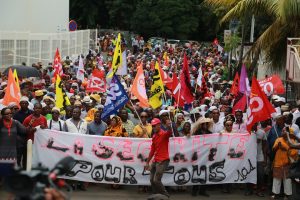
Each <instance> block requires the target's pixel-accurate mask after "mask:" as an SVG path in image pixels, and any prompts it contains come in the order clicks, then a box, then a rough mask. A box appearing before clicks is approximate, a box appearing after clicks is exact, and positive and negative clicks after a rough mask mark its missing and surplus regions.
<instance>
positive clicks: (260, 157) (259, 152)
mask: <svg viewBox="0 0 300 200" xmlns="http://www.w3.org/2000/svg"><path fill="white" fill-rule="evenodd" d="M256 138H257V139H258V140H261V141H260V142H258V143H257V155H256V160H257V162H263V161H264V153H263V148H262V141H263V140H266V132H265V131H264V130H262V129H258V130H257V131H256Z"/></svg>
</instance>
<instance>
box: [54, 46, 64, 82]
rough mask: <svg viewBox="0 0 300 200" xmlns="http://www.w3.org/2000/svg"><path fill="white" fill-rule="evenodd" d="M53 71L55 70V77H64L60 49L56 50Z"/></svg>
mask: <svg viewBox="0 0 300 200" xmlns="http://www.w3.org/2000/svg"><path fill="white" fill-rule="evenodd" d="M52 67H53V69H54V77H56V75H59V76H62V75H63V73H64V72H63V68H62V64H61V58H60V54H59V50H58V48H57V49H56V52H55V56H54V61H53V66H52Z"/></svg>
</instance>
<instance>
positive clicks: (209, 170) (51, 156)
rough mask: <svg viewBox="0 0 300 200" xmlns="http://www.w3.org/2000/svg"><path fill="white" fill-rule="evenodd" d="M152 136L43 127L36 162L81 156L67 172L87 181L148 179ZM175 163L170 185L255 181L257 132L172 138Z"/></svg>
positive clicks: (167, 181)
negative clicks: (107, 133) (252, 133)
mask: <svg viewBox="0 0 300 200" xmlns="http://www.w3.org/2000/svg"><path fill="white" fill-rule="evenodd" d="M150 147H151V139H142V138H115V137H101V136H93V135H79V134H72V133H66V132H59V131H52V130H47V129H45V130H39V131H38V132H37V133H36V134H35V140H34V152H33V160H34V163H33V164H34V165H36V164H37V163H38V162H41V163H42V164H43V165H45V166H47V167H49V168H50V169H51V168H52V167H54V165H55V164H56V163H57V162H58V161H59V160H60V159H62V158H63V157H65V156H72V157H73V158H74V159H76V165H75V166H74V167H73V169H72V172H71V173H70V174H68V175H66V176H65V177H64V178H67V179H73V180H80V181H85V182H98V183H115V184H129V185H149V184H150V181H149V179H150V177H149V171H145V170H144V166H145V161H146V159H147V156H148V154H149V151H150ZM169 149H170V164H169V167H168V169H167V170H166V171H165V174H164V176H163V183H164V184H165V185H169V186H176V185H197V184H222V183H256V179H257V177H256V151H257V148H256V136H255V135H249V134H233V135H228V134H222V135H220V134H210V135H202V136H193V137H191V138H185V137H178V138H170V143H169Z"/></svg>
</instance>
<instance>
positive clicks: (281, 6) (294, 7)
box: [277, 0, 300, 22]
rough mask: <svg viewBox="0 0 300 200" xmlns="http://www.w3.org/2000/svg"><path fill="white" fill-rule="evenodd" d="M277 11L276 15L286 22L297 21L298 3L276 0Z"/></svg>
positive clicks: (291, 0)
mask: <svg viewBox="0 0 300 200" xmlns="http://www.w3.org/2000/svg"><path fill="white" fill-rule="evenodd" d="M277 1H278V2H277V5H278V10H277V15H278V16H280V17H282V19H283V20H284V21H286V22H290V20H295V19H299V16H300V1H298V0H277Z"/></svg>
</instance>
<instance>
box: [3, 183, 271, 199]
mask: <svg viewBox="0 0 300 200" xmlns="http://www.w3.org/2000/svg"><path fill="white" fill-rule="evenodd" d="M170 194H171V197H170V199H172V200H184V199H213V200H221V199H222V200H238V199H244V200H254V199H262V200H264V199H269V196H268V195H266V196H265V197H257V196H256V195H252V196H245V195H244V190H240V189H234V190H233V191H232V193H231V194H224V193H222V190H221V186H212V187H210V188H209V189H208V194H210V197H203V196H196V197H193V196H192V195H191V192H190V188H188V191H186V192H170ZM149 195H150V193H149V194H148V193H138V187H137V186H122V187H121V189H119V190H112V189H110V186H109V185H104V184H101V185H100V184H99V185H91V186H89V187H88V190H87V191H74V192H73V194H72V195H71V199H72V200H82V199H84V200H96V199H97V200H99V199H111V200H132V199H134V200H145V199H147V197H148V196H149ZM3 197H4V198H3ZM0 199H1V200H6V199H7V193H5V192H3V190H0Z"/></svg>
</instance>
